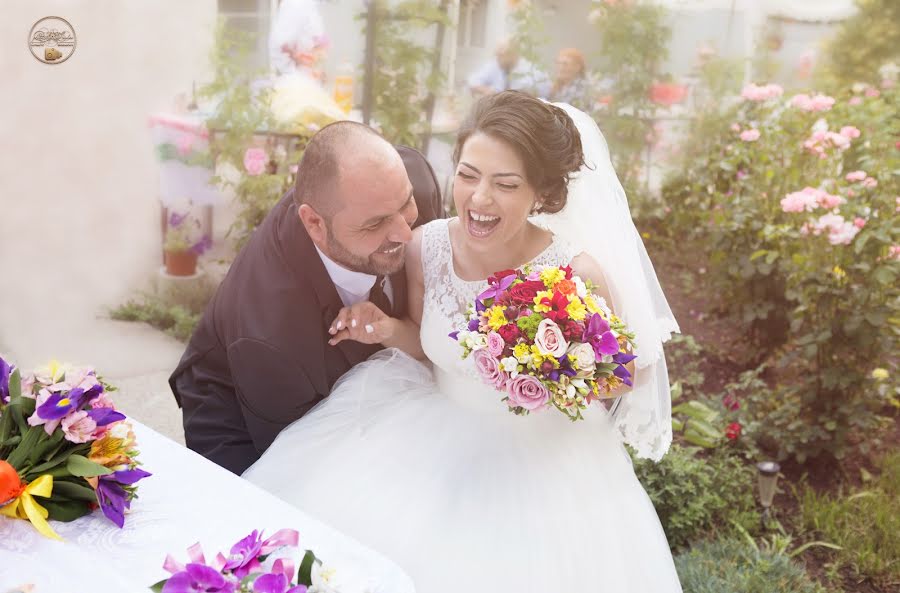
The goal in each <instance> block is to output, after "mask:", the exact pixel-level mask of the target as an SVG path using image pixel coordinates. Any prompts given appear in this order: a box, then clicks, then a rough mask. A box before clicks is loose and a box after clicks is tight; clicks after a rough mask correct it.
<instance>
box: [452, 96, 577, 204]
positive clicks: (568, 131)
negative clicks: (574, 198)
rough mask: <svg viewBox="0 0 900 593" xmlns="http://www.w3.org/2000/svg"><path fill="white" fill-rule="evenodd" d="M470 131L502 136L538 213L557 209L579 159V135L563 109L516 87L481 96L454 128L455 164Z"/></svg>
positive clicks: (565, 194) (564, 195)
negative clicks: (522, 171) (519, 161)
mask: <svg viewBox="0 0 900 593" xmlns="http://www.w3.org/2000/svg"><path fill="white" fill-rule="evenodd" d="M476 132H481V133H483V134H486V135H488V136H490V137H492V138H495V139H497V140H502V141H503V142H506V143H507V144H509V145H510V146H511V147H512V148H513V149H514V150H515V151H516V153H518V155H519V158H521V159H522V161H523V162H524V163H525V177H526V179H527V180H528V183H529V184H530V185H531V186H532V187H534V188H535V189H536V190H537V193H538V195H539V196H540V201H541V207H540V210H539V211H540V212H546V213H550V214H552V213H554V212H559V211H560V210H562V209H563V207H564V206H565V205H566V198H567V196H568V186H569V178H570V177H571V175H572V173H574V172H576V171H578V169H579V168H581V166H582V165H583V164H584V153H583V152H582V149H581V136H580V135H579V134H578V130H577V129H575V122H573V121H572V118H571V117H569V115H568V114H567V113H566V112H565V111H563V110H562V109H560V108H559V107H556V106H554V105H551V104H549V103H545V102H544V101H541V100H540V99H535V98H534V97H531V96H530V95H526V94H525V93H521V92H519V91H503V92H502V93H497V94H496V95H490V96H487V97H483V98H482V99H480V100H479V101H478V102H477V103H476V104H475V106H474V107H473V108H472V111H471V112H470V113H469V115H468V117H466V119H465V121H464V122H463V124H462V126H461V127H460V130H459V135H458V136H457V137H456V147H455V148H454V149H453V162H454V163H455V164H459V157H460V154H461V153H462V148H463V145H464V144H465V143H466V140H468V139H469V137H470V136H472V134H474V133H476Z"/></svg>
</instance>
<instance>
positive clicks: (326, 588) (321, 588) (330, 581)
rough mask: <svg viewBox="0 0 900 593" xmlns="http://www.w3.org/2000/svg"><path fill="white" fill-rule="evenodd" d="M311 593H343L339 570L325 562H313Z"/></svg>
mask: <svg viewBox="0 0 900 593" xmlns="http://www.w3.org/2000/svg"><path fill="white" fill-rule="evenodd" d="M310 577H311V580H312V586H310V588H309V593H341V588H340V583H339V582H338V578H337V572H336V571H335V570H334V569H333V568H329V567H327V566H325V565H323V564H318V563H313V568H312V571H311V574H310Z"/></svg>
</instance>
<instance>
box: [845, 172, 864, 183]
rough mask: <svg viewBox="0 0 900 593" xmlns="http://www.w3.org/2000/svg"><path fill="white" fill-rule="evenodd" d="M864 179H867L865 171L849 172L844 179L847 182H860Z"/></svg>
mask: <svg viewBox="0 0 900 593" xmlns="http://www.w3.org/2000/svg"><path fill="white" fill-rule="evenodd" d="M866 177H868V175H866V172H865V171H851V172H850V173H847V176H846V177H845V178H844V179H846V180H847V181H862V180H863V179H865V178H866Z"/></svg>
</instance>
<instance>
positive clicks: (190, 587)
mask: <svg viewBox="0 0 900 593" xmlns="http://www.w3.org/2000/svg"><path fill="white" fill-rule="evenodd" d="M298 540H299V534H298V533H297V531H295V530H293V529H282V530H280V531H278V532H276V533H275V534H273V535H272V537H269V538H267V539H263V534H262V532H259V531H257V530H253V532H252V533H251V534H250V535H248V536H247V537H245V538H243V539H242V540H240V541H239V542H237V543H236V544H234V545H233V546H232V547H231V550H230V551H229V554H228V556H225V555H223V554H221V553H220V554H217V555H216V557H215V558H213V559H212V560H210V561H207V560H206V558H205V557H204V555H203V549H202V548H201V547H200V544H199V543H198V544H194V545H193V546H191V547H190V548H188V557H189V558H190V562H188V563H187V564H182V563H181V562H178V561H177V560H175V559H174V558H172V556H167V557H166V561H165V563H164V564H163V568H164V569H165V570H167V571H168V572H170V573H171V574H172V576H170V577H169V578H167V579H165V580H162V581H160V582H158V583H156V584H155V585H153V587H151V589H152V590H153V591H156V592H157V593H192V592H194V591H217V592H218V593H241V592H245V591H246V592H251V591H252V592H253V593H340V592H339V590H338V589H337V586H336V585H337V583H336V578H335V572H334V571H333V570H331V569H327V568H324V567H323V566H322V561H321V560H319V559H318V558H316V556H315V554H313V553H312V552H311V551H309V550H307V551H306V552H305V554H304V555H303V558H302V560H301V561H300V567H299V569H297V570H296V572H295V567H294V562H293V560H292V556H293V557H296V551H297V547H298V546H297V543H298ZM295 575H296V576H295Z"/></svg>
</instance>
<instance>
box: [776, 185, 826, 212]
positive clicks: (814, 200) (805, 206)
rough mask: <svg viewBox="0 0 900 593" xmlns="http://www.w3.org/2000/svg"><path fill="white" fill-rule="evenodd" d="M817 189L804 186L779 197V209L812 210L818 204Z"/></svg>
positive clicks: (793, 210) (787, 210) (791, 210)
mask: <svg viewBox="0 0 900 593" xmlns="http://www.w3.org/2000/svg"><path fill="white" fill-rule="evenodd" d="M818 198H819V190H817V189H816V188H814V187H804V188H803V189H802V190H800V191H795V192H793V193H790V194H788V195H786V196H785V197H784V198H782V199H781V209H782V210H783V211H784V212H804V211H805V212H812V211H813V210H815V209H816V208H818V206H819V199H818Z"/></svg>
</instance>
